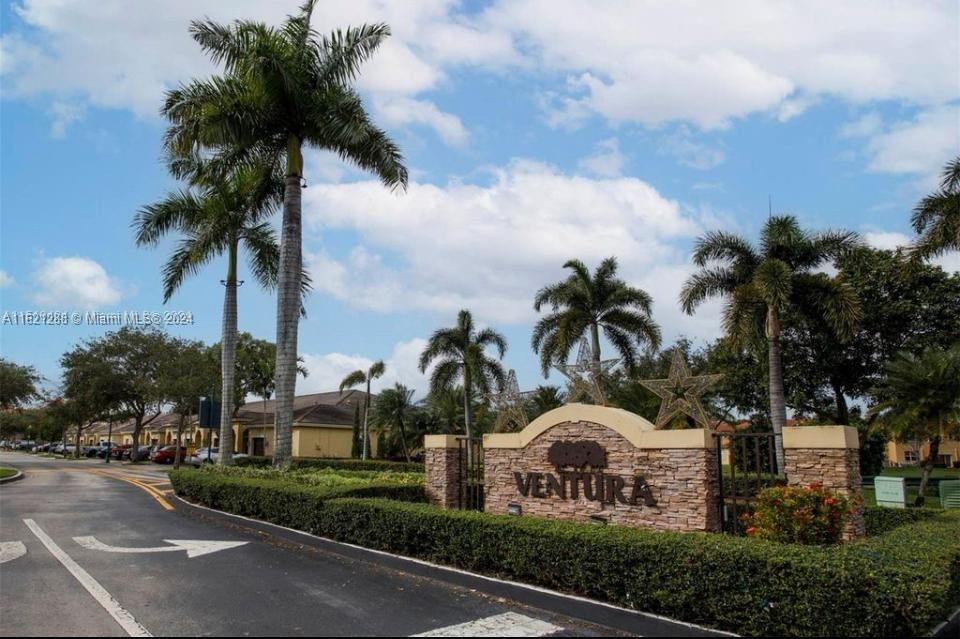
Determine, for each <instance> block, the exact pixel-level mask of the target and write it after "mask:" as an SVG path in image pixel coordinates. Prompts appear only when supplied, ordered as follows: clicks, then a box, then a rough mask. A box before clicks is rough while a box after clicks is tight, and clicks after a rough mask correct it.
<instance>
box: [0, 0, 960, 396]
mask: <svg viewBox="0 0 960 639" xmlns="http://www.w3.org/2000/svg"><path fill="white" fill-rule="evenodd" d="M321 4H322V8H321V10H320V12H319V14H318V16H317V18H316V19H315V21H314V25H315V27H316V28H317V29H318V30H320V31H326V30H329V29H330V28H332V27H335V26H343V25H345V24H356V23H358V22H362V21H385V22H388V23H389V24H391V26H392V29H393V34H394V35H393V37H392V38H391V40H390V42H389V43H388V44H387V45H386V46H384V47H383V48H382V49H381V51H380V52H379V53H378V54H377V55H376V57H375V58H374V59H373V60H372V61H371V62H370V63H369V65H368V67H367V68H366V69H365V70H364V73H363V75H362V77H361V79H360V84H359V86H360V88H361V90H362V92H363V94H364V96H365V98H366V100H367V102H368V105H369V108H370V110H371V112H372V113H373V115H374V117H375V119H376V120H377V121H378V122H379V123H381V124H382V126H384V127H385V128H386V129H387V130H388V131H390V133H391V134H392V135H393V136H394V137H395V139H396V140H397V141H398V142H399V143H400V145H401V147H402V148H403V151H404V154H405V156H406V158H407V162H408V166H409V168H410V169H411V175H412V183H411V185H410V188H409V189H408V191H407V192H406V193H391V192H388V191H386V190H384V189H383V188H382V187H380V186H379V185H378V184H377V183H376V182H374V181H372V180H371V179H370V177H369V176H367V175H364V174H362V173H359V172H357V171H355V170H353V169H352V168H350V167H348V166H345V165H343V164H341V163H340V162H339V161H338V160H336V159H335V158H333V157H330V156H329V155H325V154H322V153H310V154H309V155H308V156H307V182H308V184H309V186H308V188H307V190H306V191H305V194H304V197H305V235H304V248H305V252H306V257H307V262H308V265H309V267H310V268H311V271H312V273H313V277H314V280H315V281H316V282H317V287H316V290H315V291H314V293H313V294H312V295H311V296H310V298H309V300H308V302H307V307H308V312H309V315H308V317H307V318H306V319H305V320H304V322H303V323H302V326H301V332H300V335H301V338H300V350H301V352H302V353H303V354H304V357H305V358H306V359H307V363H308V368H310V369H311V371H312V374H311V376H310V377H309V378H308V379H307V380H305V381H303V382H301V385H300V389H299V390H300V391H301V392H307V391H313V390H320V389H329V388H331V387H333V386H335V385H336V382H337V380H339V379H340V377H341V376H342V375H343V374H344V373H346V372H348V371H349V370H352V369H354V368H356V367H358V366H363V365H365V364H366V363H368V362H369V361H370V360H371V359H386V360H387V364H388V370H389V373H388V375H387V377H385V379H384V383H390V384H392V383H393V382H394V381H397V380H399V381H402V382H404V383H407V384H409V385H412V386H415V387H417V388H419V389H422V388H424V380H423V378H422V377H421V376H420V375H419V374H418V373H417V371H416V365H415V361H416V357H417V355H418V353H419V350H420V349H421V348H422V344H423V340H424V338H426V337H427V336H428V335H429V333H430V332H431V331H432V330H433V329H435V328H437V327H439V326H444V325H449V324H451V323H452V322H453V320H454V317H455V315H456V311H457V309H459V308H463V307H466V308H470V309H471V310H472V311H473V312H474V315H475V316H476V317H477V319H478V320H479V321H480V322H482V323H483V324H487V325H492V326H494V327H496V328H498V329H500V330H501V331H502V332H503V333H504V334H505V335H506V336H507V338H508V341H509V343H510V349H509V351H508V354H507V357H506V363H507V364H508V365H509V366H510V367H512V368H515V369H516V370H517V373H518V376H519V379H520V382H521V385H522V386H524V387H530V386H533V385H535V384H537V383H540V382H541V381H542V378H541V377H540V375H539V372H538V369H537V363H536V357H535V355H534V354H533V353H532V352H531V350H530V348H529V335H530V328H531V326H532V324H533V322H534V321H535V319H536V316H535V314H534V312H533V310H532V307H531V302H532V297H533V294H534V293H535V291H536V289H537V288H538V287H539V286H541V285H543V284H546V283H549V282H552V281H555V280H558V279H560V278H561V277H562V276H563V272H562V269H561V265H562V263H563V262H564V261H565V260H566V259H568V258H571V257H579V258H581V259H583V260H584V261H586V262H587V263H588V264H591V265H594V264H596V263H597V262H599V260H600V259H602V258H603V257H605V256H607V255H616V256H617V257H618V259H619V260H620V263H621V268H622V271H623V275H624V277H625V278H627V279H628V280H629V281H630V282H631V283H633V284H635V285H637V286H641V287H643V288H645V289H646V290H648V291H649V292H650V293H651V294H652V295H653V296H654V300H655V308H654V314H655V317H656V319H657V320H658V321H659V322H660V324H661V326H662V328H663V332H664V335H665V337H666V338H667V339H668V340H672V339H673V338H675V337H677V336H680V335H686V336H689V337H692V338H695V339H697V340H706V339H711V338H713V337H715V336H716V335H717V333H718V331H719V322H718V309H719V306H718V305H717V304H708V305H705V306H704V307H703V308H702V310H701V312H699V313H698V314H697V315H696V316H695V317H692V318H691V317H686V316H684V315H682V314H681V313H680V311H679V309H678V308H677V304H676V297H677V292H678V289H679V286H680V284H681V283H682V281H683V279H684V277H685V276H686V275H687V274H688V273H689V272H690V270H691V266H690V263H689V259H688V256H689V249H690V246H691V244H692V242H693V241H694V240H695V238H696V237H697V236H698V235H700V234H702V233H703V232H704V231H706V230H709V229H714V228H725V229H728V230H732V231H736V232H740V233H743V234H746V235H748V236H754V235H755V233H756V231H757V228H758V227H759V225H760V224H761V223H762V221H763V219H764V218H765V216H766V215H767V206H768V198H772V202H773V208H774V210H775V211H777V212H790V213H794V214H796V215H797V216H798V217H799V218H800V219H801V221H802V222H803V224H804V225H806V226H807V227H809V228H827V227H846V228H850V229H853V230H856V231H859V232H861V233H862V234H863V235H864V238H865V239H866V241H868V242H870V243H871V244H874V245H876V246H881V247H885V248H892V247H894V246H896V245H899V244H903V243H904V242H907V241H909V239H910V229H909V226H908V223H907V222H908V218H909V212H910V209H911V208H912V206H913V205H914V203H915V202H916V201H917V199H918V198H919V197H921V196H922V195H923V194H924V193H925V192H926V191H927V190H928V189H930V188H931V187H932V186H933V185H934V184H935V183H936V175H937V173H938V170H939V168H940V166H941V165H942V164H943V163H944V162H945V161H946V160H947V159H948V158H949V157H951V156H952V155H956V154H957V153H958V152H960V139H958V136H960V133H958V131H960V127H958V108H957V103H958V98H960V86H958V84H960V82H958V77H960V68H958V59H960V58H958V42H957V32H958V27H960V23H958V14H957V7H956V4H955V3H952V2H915V3H909V4H901V3H886V2H860V1H852V0H851V1H848V2H843V3H829V2H824V3H817V2H786V1H783V2H746V1H741V2H735V3H729V4H728V3H723V2H714V3H709V4H706V3H702V4H694V3H692V2H671V3H660V2H631V3H602V4H593V5H591V4H590V3H585V2H578V1H574V0H569V1H568V0H555V1H552V2H538V1H535V0H530V1H527V0H511V1H510V2H490V3H473V2H471V3H457V2H446V1H442V0H439V1H430V2H420V3H410V2H400V1H398V2H378V1H364V2H350V3H346V2H325V3H321ZM129 6H130V5H129V4H127V3H125V2H122V0H105V1H102V2H97V3H90V2H84V1H81V0H57V1H53V0H21V1H18V2H12V3H11V2H7V3H4V6H3V11H2V40H0V54H2V58H0V71H2V75H0V82H2V102H0V109H2V117H0V135H2V138H0V216H2V218H0V285H2V288H0V296H2V301H0V311H3V312H16V311H51V310H52V311H68V312H69V311H74V310H78V311H86V310H89V309H96V310H100V311H106V312H117V311H120V312H122V311H128V310H129V311H163V310H183V311H189V312H192V314H193V317H194V320H195V323H194V324H193V325H191V326H188V327H170V329H169V330H171V332H174V333H176V334H181V335H184V336H189V337H193V338H198V339H203V340H205V341H208V342H211V341H215V340H217V339H218V333H219V327H220V307H221V296H222V287H220V286H219V283H218V282H219V280H220V279H221V278H222V277H223V272H224V264H223V263H222V262H216V263H214V264H211V265H210V267H209V268H207V269H206V270H204V271H203V272H202V273H201V274H200V275H199V276H198V277H196V278H194V279H192V280H190V281H189V282H188V283H187V284H186V285H185V286H184V287H183V289H182V290H181V291H180V292H179V293H178V294H177V295H176V296H175V297H174V298H173V299H172V300H171V301H170V302H169V303H168V304H166V305H165V306H164V305H163V304H162V300H161V292H160V290H161V289H160V276H159V270H160V267H161V265H162V263H163V261H164V259H165V258H166V255H167V253H168V252H169V249H170V246H171V243H170V242H168V243H166V244H164V245H163V246H161V247H160V248H158V249H152V250H147V249H138V248H136V247H135V246H134V245H133V241H132V233H131V230H130V221H131V219H132V216H133V214H134V213H135V211H136V210H137V208H138V207H140V206H142V205H144V204H146V203H148V202H150V201H152V200H154V199H157V198H159V197H160V196H162V195H163V194H164V192H165V191H166V190H167V189H169V188H171V187H173V186H174V185H175V184H174V182H173V181H172V180H171V179H170V178H169V177H168V176H167V174H166V172H165V170H164V166H163V165H162V163H161V162H160V161H159V158H160V137H161V135H162V132H163V122H162V121H161V120H160V118H159V117H158V116H157V115H156V113H157V110H158V108H159V105H160V101H161V99H162V95H163V91H164V89H166V88H169V87H172V86H175V85H176V83H177V82H180V81H185V80H188V79H189V78H191V77H194V76H197V75H204V74H207V73H210V72H211V71H212V70H213V68H212V67H211V66H210V65H209V63H208V62H206V61H205V60H204V59H203V57H202V55H201V54H200V52H199V50H198V48H197V47H196V46H195V44H194V43H193V42H192V41H191V40H190V39H189V37H188V34H187V26H188V24H189V21H190V19H193V18H198V17H201V16H203V15H205V14H206V15H209V16H211V17H213V18H215V19H217V20H229V19H231V18H233V17H251V18H255V19H261V20H266V21H269V22H274V23H275V22H278V21H279V20H281V19H282V17H283V15H284V14H285V13H287V12H289V11H292V10H294V9H295V3H294V2H292V1H290V0H283V1H282V2H253V1H242V2H226V1H225V0H205V1H202V2H196V1H194V2H186V1H179V0H177V1H167V2H146V1H144V2H140V3H138V4H137V11H136V13H135V14H134V12H132V11H130V9H129ZM277 223H279V216H277ZM941 263H942V264H943V265H944V266H945V267H946V268H949V269H951V270H956V269H958V268H960V258H958V256H957V255H956V254H953V255H948V256H946V257H945V258H942V259H941ZM245 279H247V280H248V281H250V283H248V284H247V285H245V286H243V287H242V289H241V291H240V327H241V329H242V330H247V331H250V332H252V333H254V334H255V335H257V336H260V337H265V338H270V339H273V336H274V330H275V329H274V316H275V300H274V298H273V296H272V295H270V294H269V293H267V292H264V291H260V290H257V288H256V286H255V285H254V284H253V283H252V278H249V277H245ZM103 330H104V329H102V328H97V327H91V326H84V325H81V326H70V327H37V326H30V327H25V326H10V325H6V326H0V342H2V344H0V346H2V352H3V356H4V357H7V358H10V359H13V360H15V361H18V362H21V363H29V364H33V365H35V366H37V367H38V368H39V370H40V371H41V372H42V373H43V375H44V376H45V377H46V378H47V379H48V380H49V384H50V385H51V386H55V385H56V384H57V383H58V381H59V369H58V364H57V360H58V358H59V356H60V354H61V353H62V352H63V351H65V350H66V349H68V348H69V347H70V346H71V345H72V344H74V343H76V342H77V341H78V340H80V339H82V338H84V337H88V336H93V335H97V334H100V333H102V332H103ZM550 379H551V381H552V382H553V383H558V382H559V380H558V379H557V375H556V374H553V375H551V378H550Z"/></svg>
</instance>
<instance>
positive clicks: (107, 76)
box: [0, 0, 960, 129]
mask: <svg viewBox="0 0 960 639" xmlns="http://www.w3.org/2000/svg"><path fill="white" fill-rule="evenodd" d="M292 10H293V8H292V5H290V4H289V3H286V2H283V3H280V2H277V3H265V2H260V1H258V0H234V1H233V2H229V3H226V2H221V1H217V0H167V1H165V2H152V3H147V2H141V3H138V5H137V10H136V11H130V10H129V7H128V4H127V3H126V2H124V1H123V0H101V1H99V2H86V1H84V0H21V1H20V2H19V4H16V5H15V12H16V13H17V14H18V16H19V17H20V18H21V19H22V20H23V21H24V22H25V23H26V25H28V27H29V29H23V30H19V29H18V25H17V24H16V23H14V24H13V25H12V27H11V25H7V29H6V30H5V31H6V33H7V34H6V35H4V37H3V40H2V43H0V48H2V56H3V61H2V70H3V73H4V77H5V83H4V92H5V94H7V95H14V96H16V95H20V96H32V95H36V94H46V95H51V96H53V97H54V98H55V99H60V100H64V99H67V98H69V100H70V101H73V100H74V99H75V98H77V97H79V98H81V99H82V100H84V101H86V102H89V103H90V104H93V105H95V106H105V107H117V108H127V109H131V110H133V111H134V112H135V113H137V114H138V115H141V116H144V117H150V116H154V115H155V114H156V110H157V106H158V104H159V102H160V99H161V95H162V92H163V90H164V89H165V88H169V87H171V86H174V85H175V84H176V83H177V82H180V81H183V80H185V79H187V78H190V77H194V76H198V75H204V74H206V73H208V72H210V71H211V70H212V67H211V66H210V64H209V62H208V61H207V60H206V59H205V58H204V57H203V55H202V54H201V52H200V51H199V48H198V47H197V46H196V45H195V43H193V42H192V41H191V40H190V38H189V36H188V34H187V25H188V23H189V21H190V20H191V19H194V18H197V17H200V16H204V15H208V16H210V17H211V18H212V19H214V20H218V21H228V20H230V19H232V18H235V17H245V18H251V19H256V20H265V21H267V22H270V23H274V24H276V23H279V22H280V21H281V20H282V19H283V18H284V16H285V14H287V13H288V12H290V11H292ZM372 21H384V22H386V23H388V24H390V25H391V27H392V30H393V33H394V35H393V37H392V38H391V39H390V40H389V41H388V42H387V43H386V44H385V45H384V46H383V49H382V51H380V52H379V53H378V54H377V55H375V56H374V57H373V58H372V59H371V60H370V62H369V63H368V64H367V65H366V67H365V69H364V72H363V74H362V76H361V80H360V83H361V87H362V88H363V89H364V90H365V91H369V92H371V93H372V94H374V95H376V96H379V97H380V98H383V99H386V98H397V97H403V98H411V99H417V100H421V101H422V100H424V99H426V98H425V96H424V95H423V94H424V93H425V92H428V91H432V90H436V89H438V88H440V87H442V86H443V84H444V83H446V82H448V80H449V78H450V77H451V72H452V71H453V70H455V69H457V68H459V67H463V66H467V65H469V66H471V67H474V68H480V69H484V70H489V71H492V72H503V71H505V70H516V69H521V70H534V69H536V70H542V71H545V72H547V73H554V74H560V75H561V77H563V76H565V77H566V78H567V86H566V87H560V88H559V89H558V90H556V91H553V92H552V93H551V90H552V89H551V88H550V87H542V86H541V85H531V86H536V87H538V88H537V89H534V90H545V93H546V96H545V98H546V99H545V100H544V103H545V105H549V108H548V113H547V117H548V121H550V122H551V123H553V124H555V125H556V124H561V123H566V124H572V123H575V122H577V121H582V120H583V119H584V118H585V117H587V116H589V114H591V113H597V114H599V115H601V116H602V117H604V118H607V119H608V120H609V121H611V122H613V123H618V122H640V123H643V124H645V125H650V126H656V125H659V124H661V123H664V122H672V121H685V122H689V123H693V124H695V125H696V126H698V127H700V128H704V129H712V128H718V127H724V126H727V125H728V124H729V123H730V122H731V121H732V120H735V119H737V118H741V117H744V116H747V115H750V114H754V113H769V114H770V115H771V116H773V117H776V118H779V119H781V120H784V119H789V118H791V117H795V116H796V115H797V114H799V113H801V112H802V111H803V110H805V109H806V108H807V107H809V105H810V104H812V103H813V102H815V101H816V100H818V99H819V98H820V97H821V96H832V97H836V98H839V99H841V100H844V101H846V102H849V103H851V104H866V103H870V102H873V101H882V100H895V101H900V102H903V103H908V104H916V105H921V106H935V105H939V104H944V103H946V102H948V101H950V100H953V99H956V98H957V96H958V88H957V83H956V77H957V60H958V57H960V56H958V40H957V38H956V25H957V21H958V11H957V5H956V3H955V2H953V1H951V0H931V1H930V2H912V3H910V2H894V1H892V0H891V1H880V0H847V1H845V2H843V3H837V2H833V1H831V0H781V1H779V2H769V1H768V0H726V1H721V0H718V1H715V2H709V3H702V2H695V1H694V0H676V1H674V2H654V1H637V2H608V3H599V4H598V3H595V2H590V1H589V0H509V1H506V0H496V1H495V2H493V3H492V5H490V6H488V7H486V8H485V9H481V10H480V11H473V7H472V6H468V5H467V4H466V3H460V2H455V1H453V0H428V1H424V2H416V3H411V2H406V1H404V0H394V1H390V0H355V1H353V2H350V3H346V2H337V3H319V4H318V8H317V15H316V17H315V21H314V24H315V26H316V27H317V29H318V30H320V31H326V30H328V29H330V28H334V27H340V26H343V25H346V24H356V23H360V22H372ZM104 34H109V37H104ZM131 51H135V52H136V55H130V52H131ZM451 117H452V116H451Z"/></svg>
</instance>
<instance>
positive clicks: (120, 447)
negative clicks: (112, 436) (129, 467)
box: [110, 444, 131, 460]
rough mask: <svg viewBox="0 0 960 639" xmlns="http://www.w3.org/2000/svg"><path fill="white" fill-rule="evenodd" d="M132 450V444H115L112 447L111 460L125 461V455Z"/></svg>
mask: <svg viewBox="0 0 960 639" xmlns="http://www.w3.org/2000/svg"><path fill="white" fill-rule="evenodd" d="M130 448H131V446H130V444H113V445H112V446H111V447H110V458H111V459H117V460H120V459H124V454H125V453H127V452H128V451H129V450H130ZM128 456H129V455H128Z"/></svg>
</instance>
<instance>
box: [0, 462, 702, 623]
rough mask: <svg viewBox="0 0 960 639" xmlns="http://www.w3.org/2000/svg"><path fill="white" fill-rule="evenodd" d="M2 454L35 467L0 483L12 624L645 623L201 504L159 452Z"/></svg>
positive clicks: (2, 617) (2, 555)
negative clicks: (127, 458) (282, 533)
mask: <svg viewBox="0 0 960 639" xmlns="http://www.w3.org/2000/svg"><path fill="white" fill-rule="evenodd" d="M0 463H4V464H7V465H13V466H15V467H17V468H19V469H21V470H22V471H24V473H25V477H24V478H23V479H22V480H20V481H16V482H12V483H7V484H4V485H2V486H0V542H2V546H0V548H2V552H0V560H2V565H0V635H2V636H35V635H101V636H102V635H107V636H114V635H118V636H125V635H131V636H133V635H137V634H145V633H149V634H153V635H181V636H197V635H252V636H268V635H270V636H282V635H325V636H356V635H360V636H370V635H388V636H411V635H416V634H422V633H431V634H433V635H434V636H546V635H553V636H619V635H624V634H628V632H626V631H627V630H629V631H630V632H631V633H633V634H636V632H637V631H636V628H635V627H634V628H632V629H630V628H624V627H623V626H619V627H618V628H615V627H611V626H608V625H603V624H598V623H591V622H587V621H584V619H583V618H578V617H575V616H570V615H569V614H558V611H557V606H556V604H555V603H554V604H552V605H547V604H545V607H546V608H547V609H543V608H538V607H535V606H534V605H530V601H533V602H534V603H536V602H537V601H541V600H542V598H541V599H537V598H536V597H534V596H531V597H530V598H529V601H528V600H527V599H528V598H527V597H526V595H524V593H523V591H522V590H521V591H519V592H516V589H514V590H513V591H508V592H510V593H512V594H514V595H515V596H514V597H513V598H510V597H504V596H502V594H501V595H498V594H497V593H496V589H495V588H483V587H479V588H471V587H467V586H470V582H469V581H467V582H464V583H466V586H464V585H459V584H458V583H457V582H456V580H455V579H447V578H445V577H444V575H443V574H442V573H441V572H438V571H436V570H434V571H433V572H430V569H405V564H404V560H397V559H393V560H391V559H390V558H381V557H378V556H377V555H376V554H374V553H368V552H367V551H359V550H352V551H350V552H346V553H344V552H339V551H337V549H336V548H334V549H333V550H330V549H325V547H324V546H323V544H319V545H317V544H314V545H306V544H299V543H290V540H289V539H284V538H282V537H276V536H274V535H272V534H270V531H269V530H265V529H264V528H263V527H259V528H258V527H255V526H254V527H251V526H246V525H243V522H239V525H237V524H233V525H231V524H230V523H229V522H228V523H224V521H218V520H217V519H211V518H209V517H204V516H197V512H196V509H193V508H190V507H187V506H186V505H185V504H183V503H182V502H178V500H176V499H175V498H174V497H173V496H172V495H171V493H170V490H169V484H168V483H167V482H166V477H165V475H164V474H163V473H162V471H161V470H160V469H158V468H157V467H155V466H149V465H138V466H136V467H131V466H129V465H127V464H124V465H121V464H116V463H111V464H110V465H109V466H106V465H104V464H103V462H102V461H100V462H99V463H98V462H97V461H95V460H89V461H88V460H84V461H63V460H54V459H48V458H37V457H33V456H28V455H22V454H18V453H0ZM91 538H92V539H91ZM167 540H172V541H173V542H176V543H171V541H167ZM211 541H215V542H225V544H224V545H223V546H217V545H212V546H211V545H210V544H209V542H211ZM17 542H20V543H19V544H17ZM200 542H204V543H200ZM227 542H230V543H227ZM326 543H328V544H330V547H334V546H336V545H335V544H332V543H330V542H326ZM23 551H25V552H23ZM188 551H189V552H188ZM190 555H194V556H190ZM463 579H468V578H467V577H465V578H462V579H461V581H463ZM483 590H486V592H483ZM491 593H493V594H491ZM556 600H557V598H556V597H554V598H553V599H552V600H551V601H554V602H555V601H556ZM560 601H562V600H560ZM574 604H576V602H571V606H570V607H569V608H562V609H561V610H563V611H566V610H574V609H575V608H576V606H575V605H574ZM576 605H579V606H580V607H581V608H582V607H583V606H584V604H583V603H582V602H581V603H579V604H576ZM581 616H585V617H587V618H591V619H597V618H603V617H602V616H601V617H597V616H591V614H587V615H581ZM646 623H648V624H652V625H649V628H650V629H651V632H649V633H648V632H644V633H643V634H654V633H655V634H657V635H659V636H671V635H674V636H680V635H687V636H688V635H690V634H698V633H699V631H698V630H697V629H691V628H689V627H687V626H683V625H679V624H677V625H674V624H671V623H670V622H667V621H662V620H657V619H651V620H647V621H646Z"/></svg>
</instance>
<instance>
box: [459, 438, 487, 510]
mask: <svg viewBox="0 0 960 639" xmlns="http://www.w3.org/2000/svg"><path fill="white" fill-rule="evenodd" d="M457 448H458V450H459V454H460V479H459V484H460V500H459V508H460V509H461V510H483V440H482V439H481V438H479V437H473V438H470V439H467V438H466V437H464V436H458V437H457Z"/></svg>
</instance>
